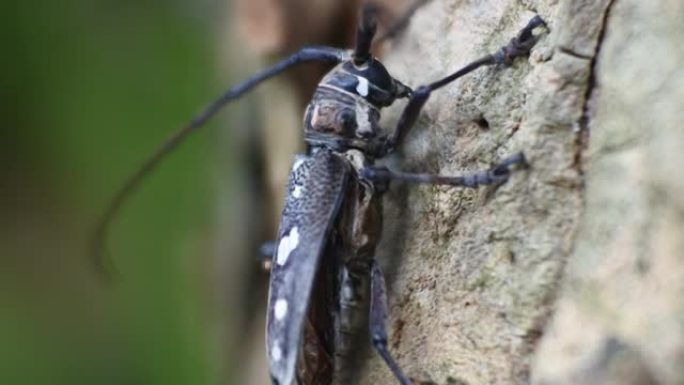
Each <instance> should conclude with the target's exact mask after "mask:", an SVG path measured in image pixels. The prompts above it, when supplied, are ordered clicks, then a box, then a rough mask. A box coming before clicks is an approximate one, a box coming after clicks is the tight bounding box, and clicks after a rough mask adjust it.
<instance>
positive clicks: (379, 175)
mask: <svg viewBox="0 0 684 385" xmlns="http://www.w3.org/2000/svg"><path fill="white" fill-rule="evenodd" d="M526 165H527V163H526V161H525V156H524V155H523V154H522V153H517V154H515V155H512V156H510V157H508V158H505V159H504V160H502V161H501V162H499V163H497V164H495V165H494V166H493V167H491V168H489V169H487V170H481V171H476V172H474V173H471V174H465V175H461V176H443V175H433V174H414V173H405V172H397V171H391V170H390V169H388V168H387V167H375V166H373V167H365V168H363V169H361V170H360V172H359V173H360V175H361V177H362V178H364V179H366V180H369V181H372V182H373V183H376V184H380V185H387V184H389V183H390V182H392V181H400V182H406V183H423V184H438V185H449V186H462V187H471V188H475V187H479V186H485V185H495V184H500V183H503V182H505V181H507V180H508V178H509V177H510V175H511V172H512V171H513V168H514V167H515V166H526Z"/></svg>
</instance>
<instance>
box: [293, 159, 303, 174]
mask: <svg viewBox="0 0 684 385" xmlns="http://www.w3.org/2000/svg"><path fill="white" fill-rule="evenodd" d="M302 163H304V159H297V160H295V162H294V165H293V166H292V172H295V171H297V169H298V168H299V166H301V165H302Z"/></svg>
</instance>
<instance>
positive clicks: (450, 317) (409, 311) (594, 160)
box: [362, 0, 684, 385]
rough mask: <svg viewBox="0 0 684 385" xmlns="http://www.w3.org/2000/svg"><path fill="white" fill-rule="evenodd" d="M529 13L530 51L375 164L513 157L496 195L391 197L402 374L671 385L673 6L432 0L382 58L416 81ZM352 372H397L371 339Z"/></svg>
mask: <svg viewBox="0 0 684 385" xmlns="http://www.w3.org/2000/svg"><path fill="white" fill-rule="evenodd" d="M535 13H539V14H540V15H541V16H542V17H543V18H544V19H545V20H546V21H547V23H548V29H547V30H544V31H543V32H542V34H541V37H540V40H539V42H538V44H537V45H536V47H535V48H534V49H533V51H532V53H531V55H530V58H529V60H524V59H523V60H517V61H516V62H515V63H514V64H513V65H512V66H511V67H509V68H488V69H484V70H480V71H478V72H477V73H475V74H473V75H470V76H468V77H466V78H464V79H462V80H461V81H459V82H457V83H455V84H453V85H450V86H448V87H446V88H445V89H443V90H440V91H437V92H436V93H435V94H433V97H432V98H431V99H430V100H429V102H428V103H427V105H426V108H425V111H424V113H423V114H422V117H421V119H420V121H419V125H418V127H416V128H415V129H414V132H412V134H411V135H410V136H409V138H408V143H407V145H406V146H405V147H404V149H403V151H402V153H401V154H400V155H399V156H398V157H397V158H396V159H393V160H391V162H390V166H391V167H394V168H401V169H403V170H407V171H415V172H430V173H439V174H455V173H458V172H461V171H463V170H475V169H481V168H485V167H487V166H488V165H489V164H491V163H493V162H494V161H496V160H497V159H501V158H502V157H504V156H507V155H510V154H512V153H514V152H517V151H523V152H524V153H525V155H526V156H527V158H528V160H529V162H530V169H529V170H527V171H522V172H518V173H516V174H515V175H514V176H513V177H512V178H511V180H510V181H509V182H508V183H507V184H505V185H503V186H501V187H499V188H485V189H480V190H477V191H468V190H463V189H455V188H449V187H426V186H421V187H414V186H412V187H401V186H395V187H394V188H393V189H392V191H391V192H390V193H389V195H388V199H387V201H386V208H385V211H386V226H385V232H384V235H383V237H384V238H383V242H382V244H381V248H380V250H379V252H378V256H379V258H380V259H381V263H382V265H383V267H384V268H385V271H386V273H387V275H389V280H388V281H389V284H390V289H389V293H388V294H389V301H390V314H391V317H390V320H389V323H388V326H389V328H390V333H391V338H390V350H391V351H392V352H393V354H394V355H395V356H396V358H397V360H398V361H399V363H400V365H401V366H402V367H403V368H404V370H405V371H406V373H407V374H408V375H409V376H410V377H411V378H412V379H413V380H414V381H415V382H416V383H426V384H428V383H429V384H432V383H435V384H470V385H475V384H527V383H534V384H682V383H684V296H683V294H684V279H683V278H684V277H683V276H684V259H683V258H681V257H682V251H681V250H683V249H684V234H683V229H684V215H683V214H684V210H683V209H684V198H682V197H683V196H684V195H683V194H682V192H684V178H682V165H684V159H683V158H684V152H683V151H681V150H680V149H679V146H681V145H684V129H683V128H682V123H681V122H682V119H681V117H682V115H683V112H684V23H683V22H684V3H683V2H681V1H679V0H671V1H653V2H643V1H639V0H594V1H592V0H574V1H573V0H560V1H558V0H557V1H553V0H550V1H541V0H540V1H507V0H491V1H458V0H453V1H436V0H434V1H432V2H430V3H429V4H428V5H427V6H426V7H424V8H423V9H422V10H420V11H418V13H417V14H416V15H415V17H414V18H413V20H412V22H411V25H410V27H409V29H408V30H407V31H406V32H405V33H404V34H403V35H402V37H401V39H400V40H399V41H397V42H396V44H395V45H394V46H393V47H392V48H391V49H390V50H389V51H388V56H387V57H386V58H385V60H384V61H385V63H386V65H387V67H388V68H389V69H390V71H391V73H392V74H393V75H394V76H396V77H398V78H400V79H401V80H404V81H406V82H407V83H408V84H410V85H412V86H416V85H418V84H421V83H425V82H430V81H432V80H434V79H438V78H440V77H441V76H444V75H445V74H446V73H448V72H450V71H453V70H455V69H457V68H459V67H460V66H462V65H464V64H466V63H467V62H468V61H470V60H473V59H475V58H478V57H480V56H482V55H483V54H485V53H488V52H493V51H494V50H496V49H497V48H498V47H500V46H501V45H504V44H506V43H507V41H508V39H510V37H512V36H514V35H515V33H516V31H517V30H518V29H519V28H520V27H522V26H523V25H524V24H525V23H526V22H527V21H528V20H529V19H530V18H531V17H532V16H533V15H534V14H535ZM399 111H400V108H399V107H398V108H396V109H394V110H393V112H391V113H389V114H386V115H388V117H389V118H388V119H387V121H388V123H387V124H386V125H387V126H391V124H392V122H393V118H392V116H394V119H395V120H396V116H397V115H398V113H399ZM362 383H363V384H395V383H396V381H395V380H394V378H393V377H392V375H391V374H390V372H389V370H387V368H386V367H385V366H384V364H383V363H382V362H381V360H380V359H379V358H378V357H377V356H376V355H375V354H374V353H372V352H369V360H368V364H367V365H366V368H365V371H364V374H363V381H362Z"/></svg>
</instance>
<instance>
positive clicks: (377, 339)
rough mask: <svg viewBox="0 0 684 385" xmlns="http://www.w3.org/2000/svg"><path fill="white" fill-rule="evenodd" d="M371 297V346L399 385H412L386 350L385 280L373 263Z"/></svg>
mask: <svg viewBox="0 0 684 385" xmlns="http://www.w3.org/2000/svg"><path fill="white" fill-rule="evenodd" d="M370 269H371V296H370V315H369V317H368V326H369V329H370V333H369V334H370V339H371V344H372V345H373V348H374V349H375V351H377V352H378V354H379V355H380V357H382V359H383V360H384V361H385V364H387V367H388V368H389V369H390V370H391V371H392V374H394V377H396V378H397V380H398V381H399V383H400V384H401V385H412V382H411V380H409V379H408V377H406V374H404V372H403V371H402V370H401V368H400V367H399V365H398V364H397V362H396V361H395V360H394V358H393V357H392V355H391V354H390V352H389V350H388V349H387V327H386V321H387V294H386V289H385V279H384V278H383V276H382V272H381V271H380V268H379V267H378V265H377V264H376V263H375V262H372V263H371V266H370Z"/></svg>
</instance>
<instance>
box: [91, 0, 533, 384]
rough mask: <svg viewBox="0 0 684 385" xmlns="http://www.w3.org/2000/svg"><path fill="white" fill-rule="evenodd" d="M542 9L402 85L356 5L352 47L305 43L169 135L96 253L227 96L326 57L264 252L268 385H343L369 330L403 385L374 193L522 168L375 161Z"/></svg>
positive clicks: (497, 177) (98, 240)
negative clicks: (384, 124) (441, 167)
mask: <svg viewBox="0 0 684 385" xmlns="http://www.w3.org/2000/svg"><path fill="white" fill-rule="evenodd" d="M543 24H544V21H543V20H542V19H541V17H539V16H535V17H534V18H532V19H531V20H530V21H529V22H528V24H527V25H526V26H525V27H524V28H523V29H522V30H521V31H520V32H519V33H518V35H517V36H516V37H514V38H513V39H512V40H511V41H510V42H509V43H508V44H507V45H505V46H503V47H502V48H501V49H499V50H498V51H496V52H494V53H493V54H490V55H486V56H484V57H482V58H480V59H478V60H475V61H473V62H471V63H470V64H468V65H466V66H465V67H463V68H461V69H459V70H458V71H456V72H454V73H452V74H450V75H448V76H446V77H444V78H442V79H439V80H437V81H435V82H433V83H430V84H427V85H423V86H419V87H417V88H415V89H412V88H410V87H409V86H407V85H405V84H404V83H402V82H400V81H399V80H397V79H396V78H394V77H392V76H391V75H390V74H389V72H388V71H387V69H386V68H385V67H384V65H383V64H382V63H381V62H380V61H379V60H378V59H376V58H375V57H373V56H372V55H371V53H370V47H371V43H372V41H373V37H374V35H375V32H376V22H375V9H374V8H373V7H371V6H365V7H364V8H363V10H362V12H361V17H360V22H359V25H358V28H357V39H356V45H355V47H354V49H353V50H350V51H347V50H342V49H337V48H332V47H306V48H302V49H300V50H299V51H298V52H296V53H294V54H292V55H290V56H289V57H287V58H285V59H283V60H281V61H279V62H277V63H276V64H274V65H273V66H271V67H269V68H267V69H265V70H262V71H261V72H258V73H256V74H255V75H253V76H252V77H250V78H248V79H246V80H245V81H243V82H241V83H239V84H237V85H235V86H233V87H231V88H230V89H228V90H227V91H226V92H225V93H224V94H223V95H222V96H220V97H219V98H218V99H216V100H215V101H214V102H213V103H211V104H210V105H209V106H208V107H207V108H206V109H205V110H204V111H203V112H201V113H200V114H199V115H197V116H196V117H195V118H193V119H192V120H191V121H190V123H189V124H188V125H186V126H185V127H183V128H181V130H179V131H178V132H177V133H175V134H174V135H173V136H171V137H170V138H169V139H168V140H167V141H166V142H165V143H163V144H162V146H161V147H160V148H159V149H158V150H157V151H156V152H155V153H153V154H152V156H151V157H150V158H148V160H147V161H146V162H145V163H144V164H143V166H142V167H141V168H140V169H139V170H138V171H137V172H136V173H135V174H134V175H133V176H132V177H131V178H130V179H129V180H128V181H127V183H126V184H124V186H123V187H122V188H121V190H120V191H119V192H118V193H117V195H115V197H114V198H113V200H112V202H111V204H110V205H109V206H108V208H107V210H106V211H105V213H104V215H103V217H102V218H103V219H102V220H101V221H100V223H99V225H98V227H97V229H96V232H95V237H94V242H95V247H96V250H95V255H96V256H97V259H96V260H97V261H99V263H100V264H101V262H102V260H103V258H102V257H101V255H100V253H99V252H98V251H99V250H100V248H101V247H102V244H103V241H104V237H105V236H106V233H107V228H108V226H109V223H110V222H111V220H112V217H113V215H114V214H115V213H116V211H117V210H118V208H119V207H120V205H121V204H122V203H123V202H124V200H125V198H126V197H127V196H128V195H129V194H130V193H131V192H132V191H133V190H134V189H135V187H136V186H137V184H138V183H139V182H140V181H141V180H142V178H143V177H144V176H145V175H146V174H147V173H149V172H150V170H152V169H153V168H154V166H156V164H157V163H158V162H159V161H160V160H161V159H162V158H163V157H164V156H165V155H166V154H167V153H168V152H170V151H171V150H172V149H173V148H174V147H175V146H176V145H177V144H178V143H180V141H182V139H183V138H184V137H186V136H187V135H188V134H189V133H191V132H193V131H195V130H196V129H198V128H199V127H201V126H202V125H203V124H204V123H205V122H206V121H207V120H208V119H209V118H210V117H211V116H212V115H214V114H215V113H216V112H217V111H218V110H219V109H221V108H222V107H223V106H224V105H226V104H227V103H228V102H230V101H233V100H234V99H236V98H238V97H240V96H241V95H243V94H245V93H246V92H248V91H249V90H251V89H252V88H254V87H255V86H256V85H258V84H259V83H261V82H262V81H264V80H266V79H268V78H271V77H273V76H275V75H277V74H279V73H281V72H283V71H285V70H286V69H288V68H290V67H293V66H295V65H297V64H300V63H303V62H310V61H320V62H327V63H333V64H335V65H336V66H335V67H334V68H333V69H332V70H330V71H329V72H328V73H327V74H326V75H325V76H324V77H323V79H322V80H321V81H320V83H319V84H318V86H317V88H316V90H315V92H314V94H313V97H312V99H311V101H310V102H309V104H308V106H307V107H306V110H305V114H304V118H303V128H304V140H305V142H306V145H307V151H306V153H305V154H302V155H298V156H296V157H295V160H294V162H293V165H292V170H291V172H290V176H289V179H288V182H287V187H286V196H285V204H284V208H283V211H282V216H281V220H280V225H279V230H278V234H277V238H276V242H275V243H274V247H273V255H272V256H271V273H270V286H269V288H270V290H269V296H268V303H269V305H268V315H267V330H266V332H267V342H266V344H267V354H268V362H269V373H270V377H271V382H272V384H273V385H293V384H302V385H314V384H324V385H328V384H347V383H350V382H351V378H352V377H351V370H349V369H350V367H351V366H353V362H354V358H355V355H354V348H353V347H354V346H355V341H356V340H357V339H358V337H359V336H363V335H364V334H365V333H368V335H369V337H370V341H371V343H372V346H373V348H374V349H375V350H376V351H377V352H378V354H379V355H380V356H381V357H382V359H383V360H384V362H385V363H386V364H387V366H388V367H389V369H390V370H391V371H392V373H393V374H394V376H395V377H396V379H397V380H398V382H399V383H400V384H402V385H409V384H411V381H410V380H409V378H408V377H407V376H406V374H404V372H403V371H402V369H401V368H400V367H399V365H398V364H397V363H396V361H395V360H394V358H393V357H392V355H391V354H390V352H389V350H388V347H387V331H386V326H385V321H386V318H387V306H386V294H385V284H384V278H383V275H382V272H381V270H380V268H379V267H378V264H377V263H376V262H375V259H374V254H375V249H376V246H377V245H378V242H379V240H380V233H381V229H382V200H381V198H382V196H383V193H384V192H386V191H387V189H388V188H389V185H390V183H392V182H406V183H426V184H441V185H450V186H461V187H467V188H475V187H478V186H482V185H496V184H500V183H503V182H505V181H507V180H508V178H509V176H510V174H511V172H512V171H513V170H514V169H515V168H516V167H520V166H525V158H524V156H523V154H522V153H518V154H514V155H512V156H509V157H507V158H505V159H503V160H501V161H500V162H499V163H497V164H495V165H494V166H493V167H491V168H490V169H488V170H483V171H479V172H475V173H471V174H466V175H462V176H439V175H429V174H414V173H404V172H398V171H392V170H390V169H388V168H387V167H383V166H378V165H376V161H377V160H379V159H381V158H384V157H386V156H387V155H389V154H391V153H392V152H394V151H395V150H396V149H397V148H398V147H399V146H400V145H401V144H402V142H403V140H404V138H405V137H406V135H407V134H408V133H409V131H410V130H411V128H412V127H413V126H414V124H415V122H416V120H417V118H418V116H419V114H420V112H421V109H422V107H423V106H424V104H425V103H426V102H427V100H428V99H429V97H430V95H431V93H432V92H434V91H436V90H438V89H440V88H442V87H444V86H446V85H447V84H449V83H451V82H453V81H454V80H456V79H458V78H460V77H462V76H464V75H466V74H468V73H470V72H472V71H474V70H476V69H478V68H481V67H484V66H490V65H497V64H510V63H511V62H512V61H513V60H514V59H515V58H517V57H521V56H525V55H527V54H528V53H529V51H530V49H531V48H532V46H533V45H534V44H535V42H536V39H537V38H536V36H535V35H533V33H532V31H533V30H534V29H535V28H537V27H538V26H541V25H543ZM402 98H407V99H408V103H407V104H406V106H405V108H404V110H403V112H402V114H401V116H400V119H399V121H398V123H397V126H396V128H395V129H394V130H393V131H391V132H389V133H385V131H384V130H382V129H381V128H380V124H379V120H380V111H381V109H382V108H384V107H387V106H389V105H391V104H392V103H393V102H394V101H396V100H398V99H402Z"/></svg>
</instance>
